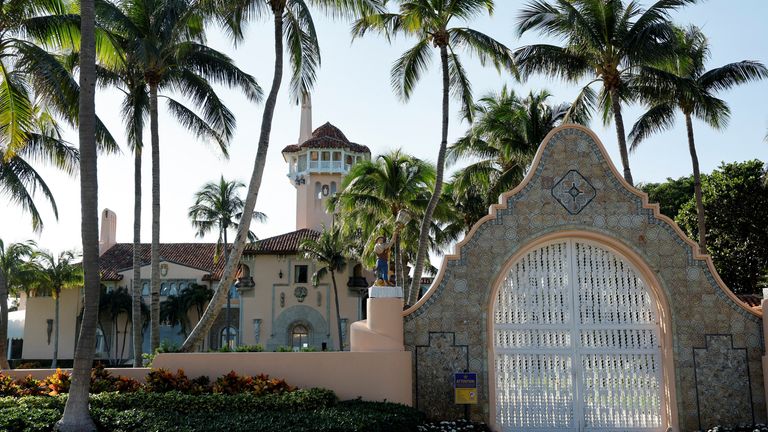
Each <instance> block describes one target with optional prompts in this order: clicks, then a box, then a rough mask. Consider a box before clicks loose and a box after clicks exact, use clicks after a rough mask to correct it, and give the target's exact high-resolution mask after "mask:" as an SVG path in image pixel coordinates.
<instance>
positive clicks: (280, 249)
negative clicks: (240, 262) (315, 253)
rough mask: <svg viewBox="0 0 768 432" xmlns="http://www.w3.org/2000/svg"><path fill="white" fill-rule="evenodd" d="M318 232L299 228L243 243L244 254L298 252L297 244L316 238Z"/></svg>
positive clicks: (287, 253) (286, 253)
mask: <svg viewBox="0 0 768 432" xmlns="http://www.w3.org/2000/svg"><path fill="white" fill-rule="evenodd" d="M319 235H320V233H319V232H317V231H315V230H311V229H306V228H304V229H300V230H298V231H293V232H289V233H285V234H280V235H278V236H274V237H270V238H265V239H263V240H259V241H257V242H256V243H250V244H246V245H245V251H244V252H243V253H244V254H246V255H289V254H295V253H297V252H299V245H300V244H301V242H302V241H303V240H305V239H308V238H313V239H315V238H317V236H319Z"/></svg>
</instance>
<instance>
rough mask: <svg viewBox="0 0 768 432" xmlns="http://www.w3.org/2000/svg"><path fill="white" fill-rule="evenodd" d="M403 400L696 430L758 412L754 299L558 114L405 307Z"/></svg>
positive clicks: (497, 426)
mask: <svg viewBox="0 0 768 432" xmlns="http://www.w3.org/2000/svg"><path fill="white" fill-rule="evenodd" d="M403 317H404V341H405V345H406V347H407V349H409V350H410V351H411V352H413V365H414V368H413V370H414V372H413V383H414V394H413V400H414V404H415V405H416V406H417V407H418V408H419V409H421V410H423V411H424V412H426V413H427V414H428V415H430V416H433V417H440V418H446V417H449V418H450V417H453V418H461V417H463V416H464V413H465V411H464V407H463V406H461V405H457V404H455V401H454V390H453V386H452V379H451V377H452V374H453V373H455V372H464V371H469V372H476V373H477V396H478V397H477V405H473V406H471V407H470V408H469V412H470V415H471V417H472V418H473V419H476V420H481V421H484V422H486V423H488V424H489V425H490V426H491V428H492V429H493V430H503V431H570V430H573V431H591V430H594V431H598V430H599V431H603V430H605V431H609V430H612V431H619V430H620V431H656V430H658V431H666V430H668V429H671V430H673V431H675V432H677V431H681V432H682V431H695V430H702V429H707V428H710V427H712V426H715V425H718V424H723V425H739V424H752V423H764V422H765V421H766V401H765V387H764V381H763V368H762V356H763V352H764V346H763V334H762V320H761V317H762V313H761V312H759V311H755V310H753V309H751V308H750V307H748V306H747V305H745V304H744V303H742V302H741V301H739V300H738V298H737V297H736V296H735V295H734V294H733V293H732V292H731V291H730V290H729V289H728V288H727V287H725V285H723V283H722V281H721V280H720V278H719V276H718V275H717V272H716V271H715V270H714V267H713V265H712V261H711V259H710V258H709V257H708V256H706V255H702V254H700V253H699V250H698V247H697V246H696V244H695V243H694V242H692V241H691V240H689V239H688V238H686V237H685V235H684V234H683V233H682V231H680V229H679V228H678V227H677V225H675V224H674V222H673V221H671V220H670V219H669V218H667V217H665V216H663V215H661V214H660V213H659V211H658V206H657V205H655V204H649V203H648V197H647V196H646V195H645V194H643V193H642V192H640V191H639V190H637V189H635V188H633V187H632V186H630V185H629V184H627V183H626V182H625V181H624V179H623V178H622V177H621V175H620V174H619V173H618V171H617V170H616V168H615V167H614V166H613V165H612V164H611V162H610V160H609V158H608V156H607V153H606V152H605V149H604V148H603V146H602V145H601V144H600V142H599V141H598V139H597V137H596V136H595V135H594V134H593V133H592V132H591V131H589V130H587V129H586V128H583V127H580V126H572V125H569V126H565V127H560V128H557V129H555V130H554V131H552V132H551V133H550V134H549V135H548V137H547V138H546V139H545V140H544V142H543V143H542V145H541V147H540V148H539V150H538V152H537V154H536V157H535V159H534V161H533V164H532V166H531V169H530V171H529V173H528V175H527V176H526V178H525V179H524V180H523V182H522V183H521V184H520V185H519V186H518V187H516V188H515V189H514V190H512V191H509V192H507V193H505V194H503V195H502V196H501V197H500V201H499V204H498V205H495V206H492V207H491V209H490V212H489V215H488V216H486V217H484V218H483V219H481V220H480V221H479V222H478V223H477V224H475V226H474V227H473V228H472V230H471V231H470V232H469V233H468V234H467V235H466V237H465V239H464V240H462V242H460V243H459V244H458V245H457V246H456V251H455V253H454V255H449V256H447V257H446V259H445V261H444V263H443V266H442V268H441V269H440V272H439V273H438V275H437V277H436V278H435V282H434V283H433V285H432V287H430V289H429V291H427V293H426V294H425V295H424V297H422V298H421V299H420V300H419V302H418V303H417V304H416V305H414V306H412V307H411V308H409V309H408V310H406V311H405V312H404V313H403Z"/></svg>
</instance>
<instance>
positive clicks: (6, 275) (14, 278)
mask: <svg viewBox="0 0 768 432" xmlns="http://www.w3.org/2000/svg"><path fill="white" fill-rule="evenodd" d="M34 247H35V243H34V242H32V241H27V242H23V243H11V244H9V245H8V246H7V247H6V246H5V243H3V240H2V239H0V369H10V365H9V364H8V293H9V292H10V290H11V289H14V288H20V286H19V282H20V281H22V280H26V279H27V278H25V277H23V275H24V274H25V273H29V271H30V265H29V259H30V257H31V256H32V253H33V248H34Z"/></svg>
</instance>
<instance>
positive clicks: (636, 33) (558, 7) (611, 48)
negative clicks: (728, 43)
mask: <svg viewBox="0 0 768 432" xmlns="http://www.w3.org/2000/svg"><path fill="white" fill-rule="evenodd" d="M695 1H696V0H657V1H656V2H655V3H653V4H652V5H651V6H650V7H648V8H647V9H645V10H644V9H643V8H642V7H641V6H640V4H639V2H637V1H636V0H632V1H629V2H628V3H625V2H624V1H623V0H551V1H533V2H530V3H528V4H527V5H526V6H525V7H524V8H523V10H522V11H521V12H520V15H519V18H518V23H517V26H518V28H517V31H518V33H519V35H523V34H524V33H526V32H528V31H530V30H538V31H539V33H540V34H541V35H543V36H549V37H554V38H558V39H561V40H563V41H564V45H563V46H557V45H550V44H536V45H528V46H524V47H521V48H518V49H517V50H516V51H515V61H516V62H517V66H518V67H519V68H520V72H521V74H522V75H523V76H528V75H530V74H532V73H545V74H548V75H552V76H559V77H561V78H564V79H566V80H568V81H570V82H574V83H578V82H580V81H582V79H584V78H589V79H590V81H589V82H588V83H587V84H586V85H585V86H584V87H583V88H582V90H581V92H580V93H579V95H578V96H577V97H576V99H575V101H574V103H573V109H574V110H584V109H592V108H594V107H596V106H599V107H600V108H601V110H602V112H603V121H604V122H606V123H607V122H608V121H609V118H610V116H611V114H612V115H613V120H614V123H615V125H616V136H617V138H618V143H619V154H620V155H621V165H622V167H623V170H624V179H625V180H626V181H627V182H628V183H629V184H633V181H632V171H631V170H630V168H629V155H628V153H627V139H626V134H625V133H624V120H623V117H622V113H621V106H622V103H626V102H629V101H631V100H633V99H634V97H635V94H634V92H633V90H632V88H631V87H630V85H629V78H630V76H631V74H632V72H633V69H634V68H636V67H638V66H641V65H648V64H652V63H655V62H658V61H663V60H665V59H668V58H671V57H673V56H674V31H673V28H672V24H671V23H670V13H671V12H673V11H674V10H675V9H678V8H680V7H681V6H684V5H686V4H691V3H695ZM598 82H599V83H602V87H601V89H600V92H599V94H598V93H596V92H595V91H594V90H593V89H592V87H591V86H592V84H594V83H598Z"/></svg>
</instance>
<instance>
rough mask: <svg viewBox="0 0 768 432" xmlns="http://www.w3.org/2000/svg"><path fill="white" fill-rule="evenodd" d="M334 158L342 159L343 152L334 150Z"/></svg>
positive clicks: (336, 159) (335, 159)
mask: <svg viewBox="0 0 768 432" xmlns="http://www.w3.org/2000/svg"><path fill="white" fill-rule="evenodd" d="M333 160H334V161H340V160H341V152H338V151H335V152H333Z"/></svg>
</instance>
